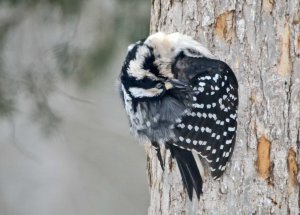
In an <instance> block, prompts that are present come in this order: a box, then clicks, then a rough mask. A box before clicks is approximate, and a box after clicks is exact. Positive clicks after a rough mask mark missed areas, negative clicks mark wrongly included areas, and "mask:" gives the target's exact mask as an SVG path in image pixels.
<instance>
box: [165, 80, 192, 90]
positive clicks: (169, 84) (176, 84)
mask: <svg viewBox="0 0 300 215" xmlns="http://www.w3.org/2000/svg"><path fill="white" fill-rule="evenodd" d="M165 87H166V89H167V90H168V89H172V88H186V87H187V84H186V83H184V82H182V81H179V80H178V79H170V80H167V81H166V83H165Z"/></svg>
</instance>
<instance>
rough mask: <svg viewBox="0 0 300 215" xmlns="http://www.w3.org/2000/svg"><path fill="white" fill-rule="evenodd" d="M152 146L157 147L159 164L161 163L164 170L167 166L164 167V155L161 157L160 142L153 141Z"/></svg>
mask: <svg viewBox="0 0 300 215" xmlns="http://www.w3.org/2000/svg"><path fill="white" fill-rule="evenodd" d="M152 146H153V147H154V148H155V150H156V155H157V158H158V161H159V164H160V166H161V169H162V170H163V171H164V170H165V168H164V162H163V159H162V157H161V153H160V147H159V144H158V143H157V142H152Z"/></svg>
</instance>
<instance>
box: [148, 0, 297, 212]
mask: <svg viewBox="0 0 300 215" xmlns="http://www.w3.org/2000/svg"><path fill="white" fill-rule="evenodd" d="M299 8H300V3H299V0H289V1H278V2H277V1H275V0H247V1H241V0H231V1H229V0H228V1H227V0H226V1H217V0H152V12H151V32H152V33H153V32H157V31H163V32H166V33H171V32H181V33H184V34H188V35H190V36H192V37H194V38H195V39H196V40H198V41H200V42H201V43H202V44H204V45H205V46H206V47H207V48H208V49H210V50H211V51H212V52H213V53H214V54H215V55H216V56H218V57H219V58H220V59H221V60H223V61H225V62H227V63H228V64H229V65H230V66H231V68H232V69H233V71H234V72H235V74H236V76H237V79H238V82H239V95H240V104H239V115H238V116H239V121H238V130H237V139H236V145H235V150H234V152H233V157H232V160H231V162H230V164H229V166H228V167H227V170H226V172H225V174H224V175H223V176H222V177H221V179H220V180H217V181H216V180H213V179H212V178H211V177H210V174H209V172H205V178H204V186H203V195H202V196H201V199H200V200H199V201H198V200H197V199H196V198H194V199H193V201H192V202H190V200H189V199H188V196H187V194H186V192H185V191H184V189H183V186H182V182H181V177H180V175H179V171H178V168H177V165H176V162H175V161H174V160H172V159H171V158H170V154H169V153H168V152H167V154H166V155H165V162H166V167H165V171H164V172H162V170H161V168H160V166H159V163H158V161H157V158H156V153H155V151H154V150H153V149H151V148H150V149H149V148H148V149H147V155H148V176H149V186H150V195H151V200H150V207H149V214H155V215H156V214H299V186H298V184H297V178H298V179H299V175H298V163H299V162H298V160H299V158H298V157H299V147H300V9H299Z"/></svg>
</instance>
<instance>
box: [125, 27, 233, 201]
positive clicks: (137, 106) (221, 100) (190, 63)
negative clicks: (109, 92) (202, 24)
mask: <svg viewBox="0 0 300 215" xmlns="http://www.w3.org/2000/svg"><path fill="white" fill-rule="evenodd" d="M120 93H121V97H122V99H123V102H124V107H125V109H126V112H127V115H128V117H129V123H130V127H131V131H132V133H133V134H134V135H135V136H136V137H137V138H139V139H142V140H144V139H147V140H149V141H150V142H151V143H152V145H153V146H154V147H155V149H156V150H157V155H158V159H159V161H160V163H161V165H162V168H163V159H162V157H161V154H160V147H161V146H164V147H165V148H166V149H167V150H170V151H171V155H172V157H173V158H174V159H175V160H176V161H177V164H178V167H179V170H180V173H181V176H182V180H183V185H184V187H185V188H186V190H187V193H188V195H189V198H190V199H192V195H193V190H195V192H196V195H197V197H198V198H199V196H200V194H201V193H202V178H201V175H200V171H199V167H198V166H197V162H196V160H195V157H194V155H193V152H196V153H197V154H199V155H200V157H202V158H205V159H206V161H207V162H208V164H209V166H210V172H211V175H212V177H214V178H215V179H216V178H219V177H220V176H221V175H222V173H223V172H224V171H225V168H226V164H227V162H228V161H229V159H230V157H231V155H232V152H233V148H234V144H235V136H236V127H237V122H236V120H237V107H238V83H237V80H236V77H235V75H234V73H233V72H232V70H231V69H230V67H229V66H228V65H227V64H226V63H224V62H222V61H220V60H217V59H216V57H215V56H213V55H212V54H211V53H210V52H209V51H208V50H207V49H206V48H204V47H203V46H202V45H201V44H200V43H198V42H197V41H195V40H193V39H192V38H190V37H188V36H186V35H182V34H179V33H173V34H164V33H161V32H159V33H156V34H153V35H151V36H149V37H148V38H147V39H145V40H142V41H139V42H137V43H135V44H132V45H130V46H129V47H128V54H127V57H126V60H125V62H124V65H123V68H122V71H121V75H120ZM194 154H195V153H194ZM196 159H197V158H196Z"/></svg>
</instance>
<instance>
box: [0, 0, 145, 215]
mask: <svg viewBox="0 0 300 215" xmlns="http://www.w3.org/2000/svg"><path fill="white" fill-rule="evenodd" d="M149 16H150V1H148V0H84V1H83V0H0V214H1V215H47V214H51V215H52V214H55V215H61V214H63V215H69V214H72V215H77V214H78V215H81V214H84V215H94V214H95V215H96V214H97V215H102V214H103V215H106V214H108V215H110V214H130V215H134V214H139V215H140V214H146V213H147V207H148V204H149V202H148V201H149V200H148V199H149V197H148V195H149V194H148V187H147V178H146V162H145V160H146V158H145V155H144V150H143V147H142V146H140V145H138V144H136V142H135V141H134V140H133V138H132V137H131V136H130V134H129V128H128V123H127V118H126V116H125V112H124V111H123V109H122V104H121V100H120V99H119V98H118V92H117V87H116V79H117V77H118V74H119V72H120V69H121V66H122V61H123V59H124V57H125V55H126V51H127V46H128V44H129V43H132V42H135V41H136V40H139V39H141V38H145V37H146V36H147V35H148V33H149V32H148V31H149Z"/></svg>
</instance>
